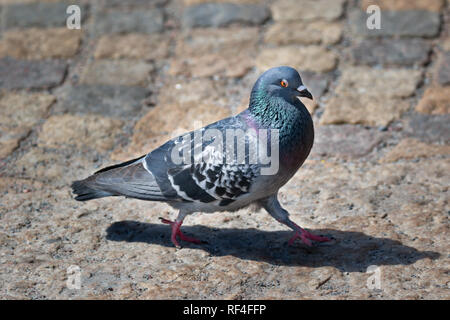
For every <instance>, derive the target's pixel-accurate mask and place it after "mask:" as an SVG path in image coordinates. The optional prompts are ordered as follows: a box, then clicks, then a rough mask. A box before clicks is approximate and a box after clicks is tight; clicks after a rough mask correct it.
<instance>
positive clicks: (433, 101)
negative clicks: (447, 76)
mask: <svg viewBox="0 0 450 320" xmlns="http://www.w3.org/2000/svg"><path fill="white" fill-rule="evenodd" d="M416 111H417V112H420V113H425V114H433V115H438V114H448V113H450V87H429V88H427V89H426V90H425V92H424V94H423V96H422V98H421V99H420V101H419V103H418V104H417V106H416Z"/></svg>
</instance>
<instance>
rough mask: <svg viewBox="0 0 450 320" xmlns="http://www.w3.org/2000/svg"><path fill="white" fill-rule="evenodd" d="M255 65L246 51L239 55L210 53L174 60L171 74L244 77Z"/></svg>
mask: <svg viewBox="0 0 450 320" xmlns="http://www.w3.org/2000/svg"><path fill="white" fill-rule="evenodd" d="M253 65H254V64H253V60H252V58H251V57H250V56H248V55H246V54H244V53H239V54H237V55H236V54H234V55H226V54H208V55H203V56H196V57H190V58H187V59H183V60H179V59H174V60H172V62H171V66H170V70H169V74H170V75H181V74H183V75H186V76H190V77H211V76H225V77H242V76H244V75H245V74H246V73H247V72H248V71H249V70H250V69H251V68H252V67H253Z"/></svg>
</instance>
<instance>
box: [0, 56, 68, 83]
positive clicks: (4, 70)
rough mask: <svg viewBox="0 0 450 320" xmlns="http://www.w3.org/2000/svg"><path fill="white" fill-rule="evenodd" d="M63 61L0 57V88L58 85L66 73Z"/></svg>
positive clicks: (65, 65)
mask: <svg viewBox="0 0 450 320" xmlns="http://www.w3.org/2000/svg"><path fill="white" fill-rule="evenodd" d="M66 69H67V64H66V63H65V62H63V61H57V60H56V61H26V60H15V59H12V58H3V59H0V88H5V89H22V88H23V89H45V88H52V87H54V86H57V85H59V84H60V83H61V82H62V81H63V79H64V75H65V73H66Z"/></svg>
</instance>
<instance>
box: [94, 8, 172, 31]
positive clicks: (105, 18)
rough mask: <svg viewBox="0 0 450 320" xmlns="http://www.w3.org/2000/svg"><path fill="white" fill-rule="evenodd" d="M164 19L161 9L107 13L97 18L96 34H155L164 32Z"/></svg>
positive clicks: (100, 13) (100, 14) (98, 15)
mask: <svg viewBox="0 0 450 320" xmlns="http://www.w3.org/2000/svg"><path fill="white" fill-rule="evenodd" d="M163 23H164V17H163V13H162V11H161V10H160V9H149V10H134V11H129V12H127V11H120V10H114V11H106V12H99V13H98V14H97V15H96V16H95V21H94V26H93V28H94V33H95V34H97V35H101V34H105V33H131V32H138V33H155V32H160V31H162V30H163Z"/></svg>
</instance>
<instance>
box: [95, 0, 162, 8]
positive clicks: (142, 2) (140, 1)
mask: <svg viewBox="0 0 450 320" xmlns="http://www.w3.org/2000/svg"><path fill="white" fill-rule="evenodd" d="M168 2H169V0H150V1H149V0H107V1H102V2H101V3H100V5H101V6H102V7H103V8H128V7H132V8H134V7H162V6H164V5H166V4H167V3H168Z"/></svg>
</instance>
